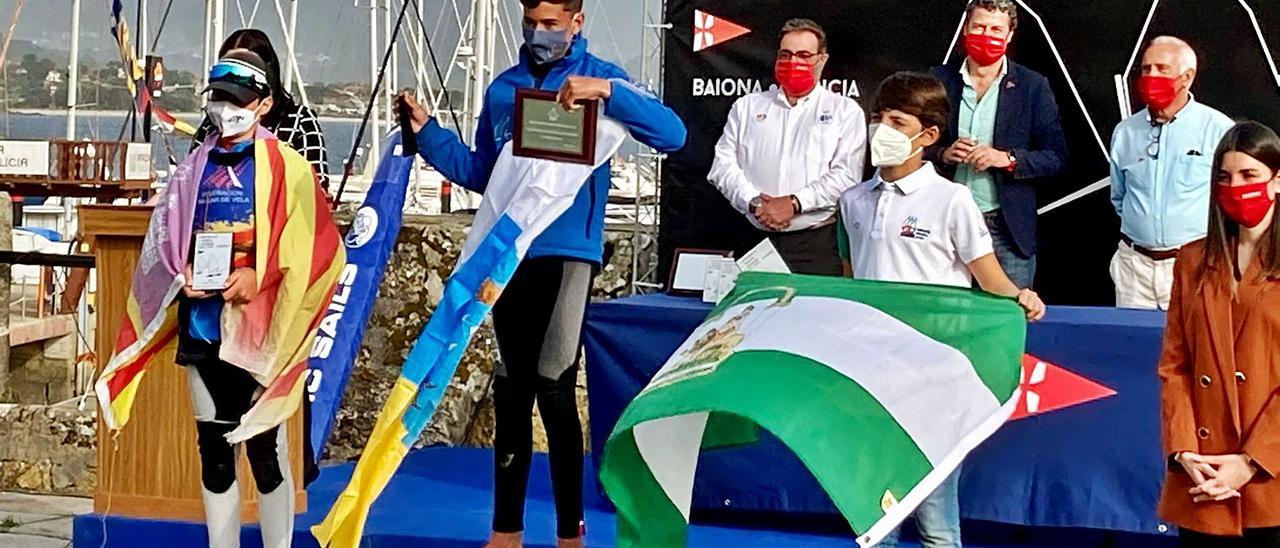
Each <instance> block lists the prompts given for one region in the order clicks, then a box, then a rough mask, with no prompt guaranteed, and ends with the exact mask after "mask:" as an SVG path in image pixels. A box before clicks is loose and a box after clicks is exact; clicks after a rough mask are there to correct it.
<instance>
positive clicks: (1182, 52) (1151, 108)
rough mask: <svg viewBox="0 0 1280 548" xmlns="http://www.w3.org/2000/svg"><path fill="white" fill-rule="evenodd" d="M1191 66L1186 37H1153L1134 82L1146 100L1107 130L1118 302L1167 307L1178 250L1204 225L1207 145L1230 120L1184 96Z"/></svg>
mask: <svg viewBox="0 0 1280 548" xmlns="http://www.w3.org/2000/svg"><path fill="white" fill-rule="evenodd" d="M1196 67H1197V61H1196V54H1195V51H1194V50H1192V49H1191V46H1190V45H1188V44H1187V43H1186V42H1184V41H1182V40H1181V39H1178V38H1174V37H1172V36H1161V37H1159V38H1156V39H1155V40H1152V41H1151V43H1150V44H1149V45H1148V46H1147V49H1146V51H1144V52H1143V54H1142V73H1141V76H1139V77H1138V82H1137V91H1138V96H1139V97H1140V98H1141V99H1142V102H1143V104H1145V105H1146V107H1147V108H1144V109H1142V111H1141V112H1138V113H1135V114H1134V115H1133V116H1130V117H1128V118H1126V119H1125V120H1124V121H1122V122H1120V125H1118V126H1116V130H1115V132H1114V133H1112V135H1111V203H1112V204H1113V205H1115V208H1116V213H1117V214H1119V215H1120V244H1119V249H1118V250H1117V252H1116V254H1115V257H1114V258H1112V260H1111V279H1112V280H1113V281H1114V282H1115V285H1116V306H1119V307H1122V308H1147V309H1160V310H1168V309H1169V292H1170V290H1171V289H1172V286H1173V264H1174V259H1175V258H1177V256H1178V250H1179V249H1180V248H1181V247H1182V246H1183V245H1186V244H1188V243H1191V242H1194V241H1196V240H1199V239H1201V238H1204V235H1205V232H1206V231H1207V229H1208V211H1209V194H1210V192H1209V191H1210V188H1211V187H1212V186H1213V185H1212V184H1211V181H1212V179H1213V174H1212V169H1213V151H1214V150H1215V149H1216V148H1217V146H1218V141H1219V140H1221V139H1222V136H1223V135H1224V134H1226V132H1227V130H1228V129H1231V125H1232V121H1231V119H1230V118H1228V117H1227V116H1226V115H1224V114H1222V113H1221V112H1218V111H1216V110H1214V109H1212V108H1209V107H1207V106H1205V105H1203V104H1200V103H1198V102H1196V100H1195V98H1194V97H1192V96H1191V84H1192V83H1193V82H1195V79H1196Z"/></svg>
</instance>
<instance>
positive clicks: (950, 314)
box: [707, 272, 1027, 401]
mask: <svg viewBox="0 0 1280 548" xmlns="http://www.w3.org/2000/svg"><path fill="white" fill-rule="evenodd" d="M801 295H807V296H821V297H832V298H837V299H848V300H852V301H858V302H860V303H863V304H866V305H868V306H872V307H875V308H877V309H879V310H881V311H882V312H884V313H885V314H888V315H890V316H893V317H895V318H897V319H898V320H900V321H902V322H903V323H906V324H908V325H910V326H912V327H914V328H915V329H916V330H918V331H920V332H921V333H923V334H924V335H926V336H928V337H930V338H932V339H934V340H936V341H938V342H940V343H942V344H945V345H948V346H951V347H953V348H955V349H956V350H959V351H960V352H961V353H963V354H964V355H965V356H967V357H968V358H969V361H970V362H971V363H973V365H974V371H976V372H977V374H978V377H979V378H980V379H982V382H983V383H984V384H986V385H987V388H988V389H990V390H991V393H992V394H995V396H996V398H997V399H999V400H1000V401H1005V400H1007V399H1008V398H1009V396H1010V395H1012V394H1013V391H1014V390H1016V389H1017V388H1018V378H1017V377H1016V376H1014V377H1011V376H1010V375H1009V373H1008V368H1009V364H1011V363H1019V364H1020V363H1021V362H1022V349H1023V348H1024V347H1025V346H1026V338H1027V324H1026V320H1025V319H1024V316H1023V314H1022V309H1021V308H1020V307H1019V306H1018V303H1017V302H1016V301H1014V300H1013V299H1008V298H1004V297H996V296H993V295H990V294H987V293H984V292H981V291H965V290H961V289H957V288H954V287H946V286H932V285H920V284H901V283H889V282H871V281H864V280H850V279H841V280H837V279H834V278H831V277H829V276H798V275H786V274H773V273H767V272H744V273H742V275H741V276H740V277H739V278H738V282H737V286H736V287H735V288H734V290H733V292H732V293H730V294H729V296H728V297H726V298H725V299H724V300H723V301H722V302H721V303H720V305H719V306H717V307H716V308H715V310H713V311H712V312H711V315H710V316H709V317H708V318H707V321H708V322H710V321H711V320H713V319H715V318H717V317H718V316H719V315H721V314H722V313H723V312H724V311H725V310H727V309H729V308H731V307H733V306H735V305H737V304H740V303H746V302H752V301H757V300H775V299H789V298H794V297H796V296H801ZM814 321H821V319H820V318H815V319H814Z"/></svg>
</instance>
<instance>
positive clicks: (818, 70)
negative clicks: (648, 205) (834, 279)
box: [707, 19, 867, 275]
mask: <svg viewBox="0 0 1280 548" xmlns="http://www.w3.org/2000/svg"><path fill="white" fill-rule="evenodd" d="M827 59H828V54H827V34H826V32H825V31H823V30H822V27H820V26H819V25H818V24H817V23H814V22H813V21H810V20H807V19H793V20H791V21H788V22H787V24H786V25H784V26H783V27H782V42H781V45H780V48H779V50H778V57H777V62H776V64H775V65H774V77H775V79H776V80H777V82H778V88H777V89H771V90H769V91H763V92H760V93H753V94H751V95H747V96H745V97H743V98H741V99H739V100H738V101H737V102H736V103H734V104H733V109H732V110H731V111H730V112H729V120H728V122H727V123H726V124H725V127H724V134H723V135H722V136H721V137H720V142H719V143H717V144H716V155H715V160H714V162H713V163H712V165H711V172H710V173H709V174H708V175H707V178H708V179H709V180H710V181H711V184H713V185H715V186H716V188H718V189H719V190H720V193H721V194H724V196H725V198H727V199H728V200H729V203H730V204H731V205H732V206H733V207H734V209H737V210H738V211H739V212H741V213H742V214H743V215H745V216H746V218H747V220H749V221H750V222H751V224H752V225H754V226H755V227H756V228H757V229H758V230H759V232H760V238H759V239H763V238H765V237H768V238H769V239H770V240H772V241H773V245H774V247H776V248H777V249H778V253H779V254H780V255H782V258H783V259H784V260H785V261H786V262H787V265H788V266H789V267H790V268H791V270H792V271H793V272H796V273H801V274H827V275H839V274H840V262H839V260H838V258H837V254H836V241H835V240H836V236H835V205H836V200H837V199H839V198H840V194H841V193H843V192H844V191H845V190H846V189H848V188H849V187H851V186H853V185H855V184H857V183H858V181H860V180H862V164H863V158H864V155H865V154H866V141H867V130H866V115H865V114H863V112H862V107H861V106H859V105H858V103H857V102H856V101H854V100H852V99H849V98H847V97H842V96H840V95H837V94H835V93H832V92H831V91H830V90H828V89H826V88H824V87H822V86H820V85H818V82H820V81H821V79H822V69H823V67H824V66H825V65H826V62H827ZM759 239H756V241H758V240H759Z"/></svg>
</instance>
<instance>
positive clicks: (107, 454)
mask: <svg viewBox="0 0 1280 548" xmlns="http://www.w3.org/2000/svg"><path fill="white" fill-rule="evenodd" d="M150 219H151V207H150V206H104V205H85V206H80V208H79V223H80V240H81V241H84V242H91V243H92V244H93V249H94V255H95V256H96V260H97V276H98V278H97V281H98V291H97V299H96V304H97V310H96V312H97V316H98V326H97V335H96V339H95V340H96V342H95V349H94V350H95V351H96V352H97V355H98V372H99V373H101V371H102V367H103V366H105V365H106V363H107V360H109V359H110V357H111V353H112V351H113V350H114V349H115V342H116V335H117V333H118V332H119V330H120V320H121V319H122V318H123V317H124V313H125V306H126V304H127V303H128V301H129V287H130V284H131V282H132V280H133V271H134V269H135V268H136V267H137V264H138V256H139V255H141V253H142V239H143V237H144V236H145V235H146V233H147V223H148V221H150ZM173 356H174V348H172V347H170V348H167V349H165V351H163V352H161V353H160V355H159V356H158V357H157V358H156V361H155V362H154V363H152V364H151V366H150V367H149V368H148V369H147V372H146V375H145V376H144V377H143V379H142V385H141V386H140V387H139V389H138V394H137V399H136V400H135V401H134V411H133V418H132V419H131V420H130V422H129V423H128V424H127V425H125V427H124V429H123V430H121V431H120V433H119V434H118V435H117V436H115V439H114V440H113V438H112V434H111V432H109V431H108V430H107V428H106V426H105V425H104V424H103V422H102V419H98V484H97V488H96V490H95V491H94V496H93V509H94V511H95V512H97V513H100V514H103V513H105V514H110V515H123V516H131V517H141V518H161V519H177V520H191V521H204V506H203V503H202V502H201V498H200V457H199V454H198V452H197V449H196V425H195V419H193V418H192V417H193V415H192V410H191V396H190V394H189V392H188V391H187V374H186V372H185V371H184V370H183V369H182V368H181V367H180V366H176V365H174V363H173ZM288 434H289V435H288V445H289V462H290V463H291V467H292V469H293V478H294V480H293V482H294V486H295V488H296V490H297V511H298V512H299V513H301V512H304V511H305V510H306V504H307V493H306V490H305V489H304V488H303V487H302V452H303V448H302V413H297V414H295V415H294V416H293V418H292V419H290V420H289V422H288ZM239 472H240V473H239V478H240V480H239V483H240V491H241V493H242V496H243V500H244V507H243V509H242V516H243V517H244V520H245V521H246V522H256V521H257V519H258V504H257V500H258V491H257V489H256V488H254V483H253V477H252V474H251V473H250V472H249V466H248V462H247V461H246V460H245V457H244V453H243V451H241V452H240V465H239Z"/></svg>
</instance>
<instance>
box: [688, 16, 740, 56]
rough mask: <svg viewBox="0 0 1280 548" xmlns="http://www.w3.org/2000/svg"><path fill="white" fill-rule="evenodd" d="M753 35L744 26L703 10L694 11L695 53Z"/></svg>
mask: <svg viewBox="0 0 1280 548" xmlns="http://www.w3.org/2000/svg"><path fill="white" fill-rule="evenodd" d="M750 33H751V29H748V28H746V27H744V26H742V25H739V24H737V23H734V22H733V21H729V20H728V19H724V18H721V17H716V16H714V15H711V14H710V13H707V12H705V11H702V10H693V52H694V53H697V52H699V51H702V50H704V49H707V48H709V47H712V46H718V45H720V44H723V43H725V42H728V41H730V40H733V39H734V38H738V37H740V36H745V35H747V34H750Z"/></svg>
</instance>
